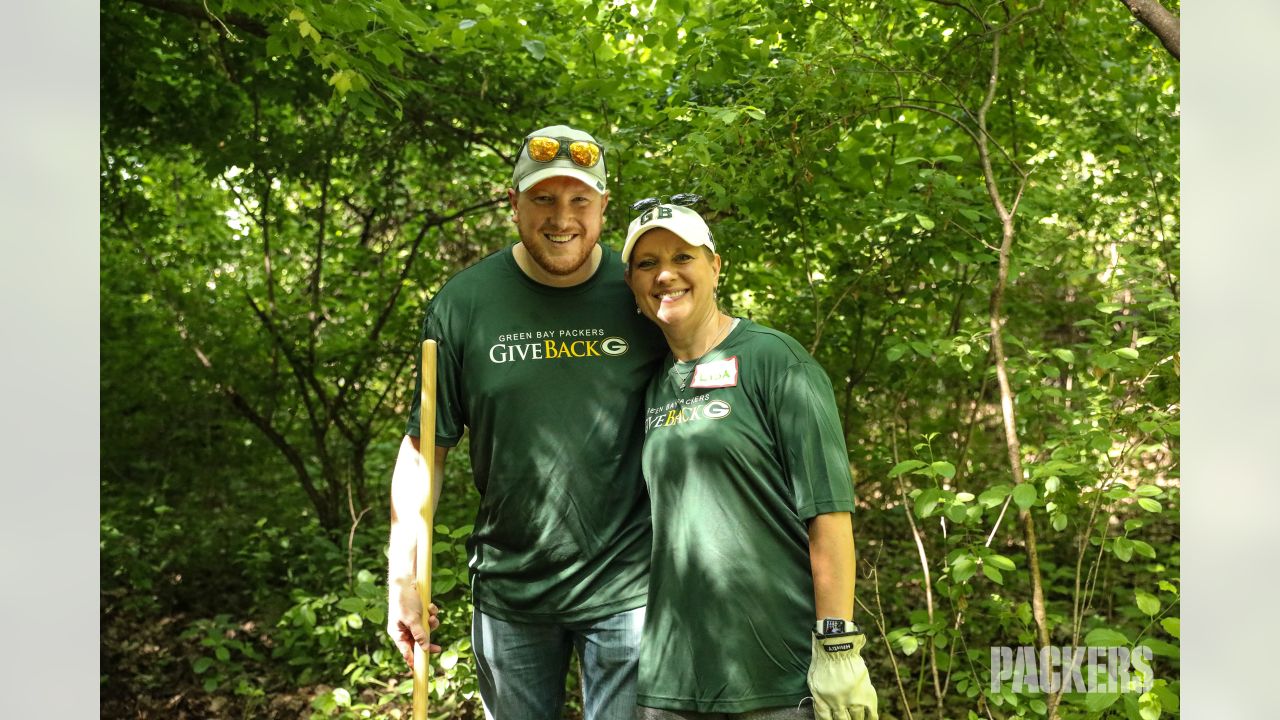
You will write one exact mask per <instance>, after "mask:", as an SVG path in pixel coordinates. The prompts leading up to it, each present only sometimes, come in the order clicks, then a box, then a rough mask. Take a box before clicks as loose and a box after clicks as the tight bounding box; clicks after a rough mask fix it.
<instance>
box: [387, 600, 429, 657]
mask: <svg viewBox="0 0 1280 720" xmlns="http://www.w3.org/2000/svg"><path fill="white" fill-rule="evenodd" d="M388 594H389V598H388V600H389V602H388V603H387V634H389V635H390V636H391V640H392V641H393V642H395V644H396V649H397V650H399V651H400V656H401V657H403V658H404V661H405V662H406V663H408V664H409V667H410V668H411V669H412V668H413V646H414V644H415V643H416V644H418V645H421V646H422V647H423V648H425V649H426V651H427V652H429V653H438V652H440V646H439V645H436V644H434V643H432V644H427V631H426V630H425V629H424V628H423V627H422V602H421V601H420V600H418V589H417V588H416V587H414V585H413V582H412V580H409V579H406V580H405V581H404V582H400V583H393V584H392V588H391V591H390V593H388ZM439 613H440V609H439V608H437V607H436V605H435V603H431V604H430V605H429V606H427V625H428V627H430V628H431V629H432V630H435V629H436V628H438V627H440V618H439V617H437V615H439Z"/></svg>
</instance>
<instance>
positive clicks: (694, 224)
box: [622, 204, 716, 265]
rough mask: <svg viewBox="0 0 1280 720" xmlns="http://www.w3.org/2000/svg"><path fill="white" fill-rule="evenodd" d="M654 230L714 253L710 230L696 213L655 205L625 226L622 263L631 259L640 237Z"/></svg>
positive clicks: (684, 208)
mask: <svg viewBox="0 0 1280 720" xmlns="http://www.w3.org/2000/svg"><path fill="white" fill-rule="evenodd" d="M654 228H666V229H667V230H670V231H671V232H673V233H675V234H676V235H678V236H679V237H680V239H681V240H684V241H685V242H687V243H689V244H690V245H693V246H694V247H698V246H702V247H705V248H707V249H708V250H710V251H711V252H715V251H716V244H715V242H714V241H713V240H712V239H711V228H709V227H707V223H706V221H705V220H703V219H702V216H701V215H699V214H698V213H696V212H694V211H693V210H690V209H689V208H687V207H685V206H683V205H667V204H663V205H657V206H655V207H651V208H648V209H647V210H645V211H644V212H643V213H640V216H639V217H637V218H636V219H635V220H632V221H631V224H630V225H629V226H627V241H626V243H624V244H623V245H622V263H623V264H624V265H625V264H626V263H627V262H628V261H629V260H630V259H631V249H632V248H634V247H635V246H636V241H637V240H639V239H640V236H641V235H643V234H645V233H646V232H648V231H650V230H652V229H654Z"/></svg>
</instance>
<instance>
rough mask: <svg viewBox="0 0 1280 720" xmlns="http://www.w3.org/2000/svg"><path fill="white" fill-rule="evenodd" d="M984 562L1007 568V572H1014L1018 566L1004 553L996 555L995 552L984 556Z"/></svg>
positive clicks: (1003, 568) (1002, 568)
mask: <svg viewBox="0 0 1280 720" xmlns="http://www.w3.org/2000/svg"><path fill="white" fill-rule="evenodd" d="M983 562H985V563H990V564H992V565H994V566H995V567H997V568H999V569H1001V570H1005V571H1007V572H1013V571H1014V570H1016V569H1017V567H1016V566H1015V565H1014V564H1013V561H1012V560H1010V559H1009V558H1007V557H1005V556H1003V555H996V554H995V553H992V554H991V555H988V556H987V557H985V558H983Z"/></svg>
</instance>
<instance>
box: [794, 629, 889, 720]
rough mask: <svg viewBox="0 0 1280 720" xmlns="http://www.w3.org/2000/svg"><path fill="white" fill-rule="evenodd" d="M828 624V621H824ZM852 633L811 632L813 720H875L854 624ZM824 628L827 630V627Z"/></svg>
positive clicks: (861, 639)
mask: <svg viewBox="0 0 1280 720" xmlns="http://www.w3.org/2000/svg"><path fill="white" fill-rule="evenodd" d="M825 622H827V623H830V622H831V621H829V620H828V621H825ZM849 626H851V627H852V631H851V632H849V631H845V632H832V633H827V634H819V633H814V635H813V657H812V658H811V659H810V661H809V692H810V693H812V694H813V714H814V716H815V717H816V718H817V720H878V718H879V713H878V712H877V710H876V691H875V688H873V687H871V676H870V674H868V673H867V664H866V663H865V662H863V661H862V656H861V655H859V654H858V653H859V652H861V651H862V646H863V644H865V643H866V642H867V636H866V635H863V634H862V631H861V630H859V629H858V626H857V625H854V624H853V623H849ZM828 629H830V628H829V627H828Z"/></svg>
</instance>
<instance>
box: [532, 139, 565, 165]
mask: <svg viewBox="0 0 1280 720" xmlns="http://www.w3.org/2000/svg"><path fill="white" fill-rule="evenodd" d="M559 152H560V141H559V140H556V139H555V138H548V137H536V138H530V139H529V157H531V158H533V159H534V160H537V161H538V162H551V161H552V160H554V159H555V158H556V154H558V153H559Z"/></svg>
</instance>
